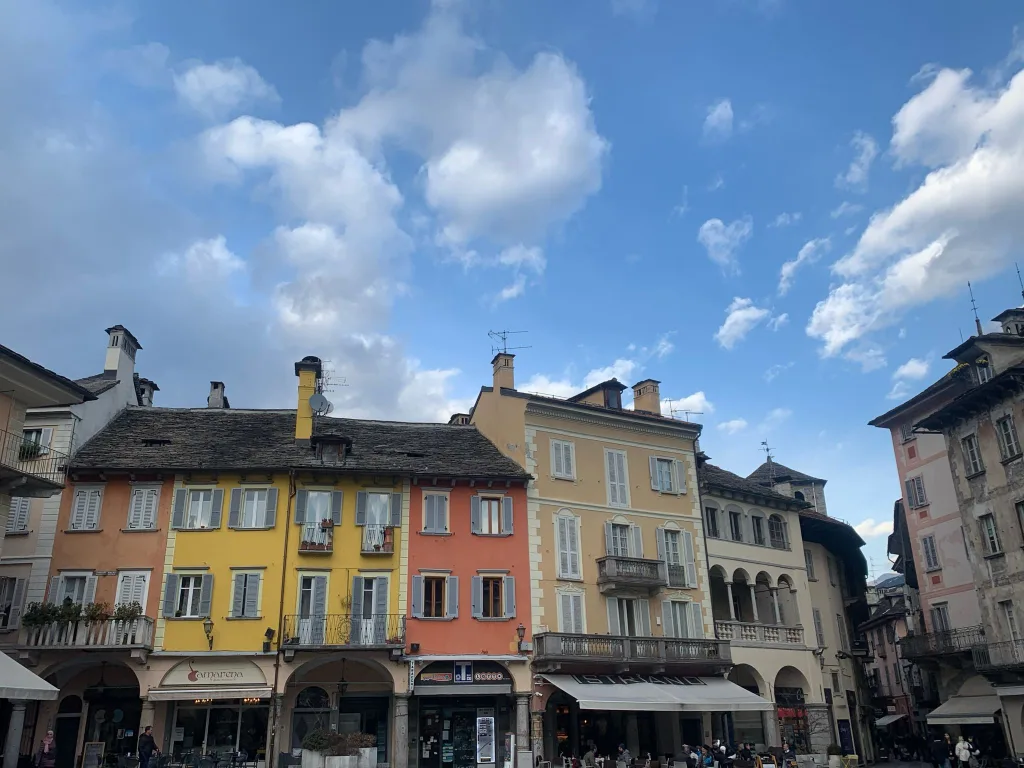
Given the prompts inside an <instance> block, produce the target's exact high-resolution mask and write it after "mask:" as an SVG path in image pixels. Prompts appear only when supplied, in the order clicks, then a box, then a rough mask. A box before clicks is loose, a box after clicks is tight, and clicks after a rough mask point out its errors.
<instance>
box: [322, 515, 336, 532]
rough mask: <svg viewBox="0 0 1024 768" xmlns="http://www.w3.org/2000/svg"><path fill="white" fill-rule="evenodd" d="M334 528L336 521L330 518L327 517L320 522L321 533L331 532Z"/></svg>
mask: <svg viewBox="0 0 1024 768" xmlns="http://www.w3.org/2000/svg"><path fill="white" fill-rule="evenodd" d="M333 527H334V520H332V519H331V518H329V517H325V518H324V519H323V520H321V521H320V530H321V531H329V530H331V528H333Z"/></svg>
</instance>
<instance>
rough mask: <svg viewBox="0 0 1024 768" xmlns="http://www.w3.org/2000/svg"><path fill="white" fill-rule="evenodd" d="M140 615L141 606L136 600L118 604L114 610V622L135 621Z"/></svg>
mask: <svg viewBox="0 0 1024 768" xmlns="http://www.w3.org/2000/svg"><path fill="white" fill-rule="evenodd" d="M141 615H142V605H141V604H140V603H139V601H138V600H132V602H130V603H120V604H118V606H117V607H116V608H114V621H135V619H137V618H139V617H140V616H141Z"/></svg>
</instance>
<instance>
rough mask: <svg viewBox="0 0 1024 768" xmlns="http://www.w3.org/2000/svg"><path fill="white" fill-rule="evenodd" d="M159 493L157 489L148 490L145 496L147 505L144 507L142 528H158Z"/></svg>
mask: <svg viewBox="0 0 1024 768" xmlns="http://www.w3.org/2000/svg"><path fill="white" fill-rule="evenodd" d="M158 495H159V491H158V490H157V489H156V488H147V489H146V491H145V492H144V494H143V496H144V498H145V503H144V504H143V507H142V527H143V528H156V501H157V497H158Z"/></svg>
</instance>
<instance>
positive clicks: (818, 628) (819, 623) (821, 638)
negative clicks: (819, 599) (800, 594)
mask: <svg viewBox="0 0 1024 768" xmlns="http://www.w3.org/2000/svg"><path fill="white" fill-rule="evenodd" d="M811 618H812V621H813V622H814V639H815V640H817V641H818V647H819V648H827V647H828V645H827V643H826V642H825V639H826V638H825V623H824V620H823V619H822V618H821V610H820V609H819V608H812V609H811Z"/></svg>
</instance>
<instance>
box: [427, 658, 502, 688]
mask: <svg viewBox="0 0 1024 768" xmlns="http://www.w3.org/2000/svg"><path fill="white" fill-rule="evenodd" d="M511 679H512V678H511V676H510V675H509V674H508V671H507V670H505V669H504V668H502V667H501V666H500V665H499V664H496V663H494V662H489V661H477V662H473V661H454V662H437V661H435V662H433V663H432V664H430V665H429V666H427V667H426V668H425V669H424V670H423V671H422V672H420V673H419V675H417V676H416V677H415V678H413V680H414V681H415V682H418V683H452V684H454V685H466V684H469V683H483V684H488V683H507V682H509V681H510V680H511Z"/></svg>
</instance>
